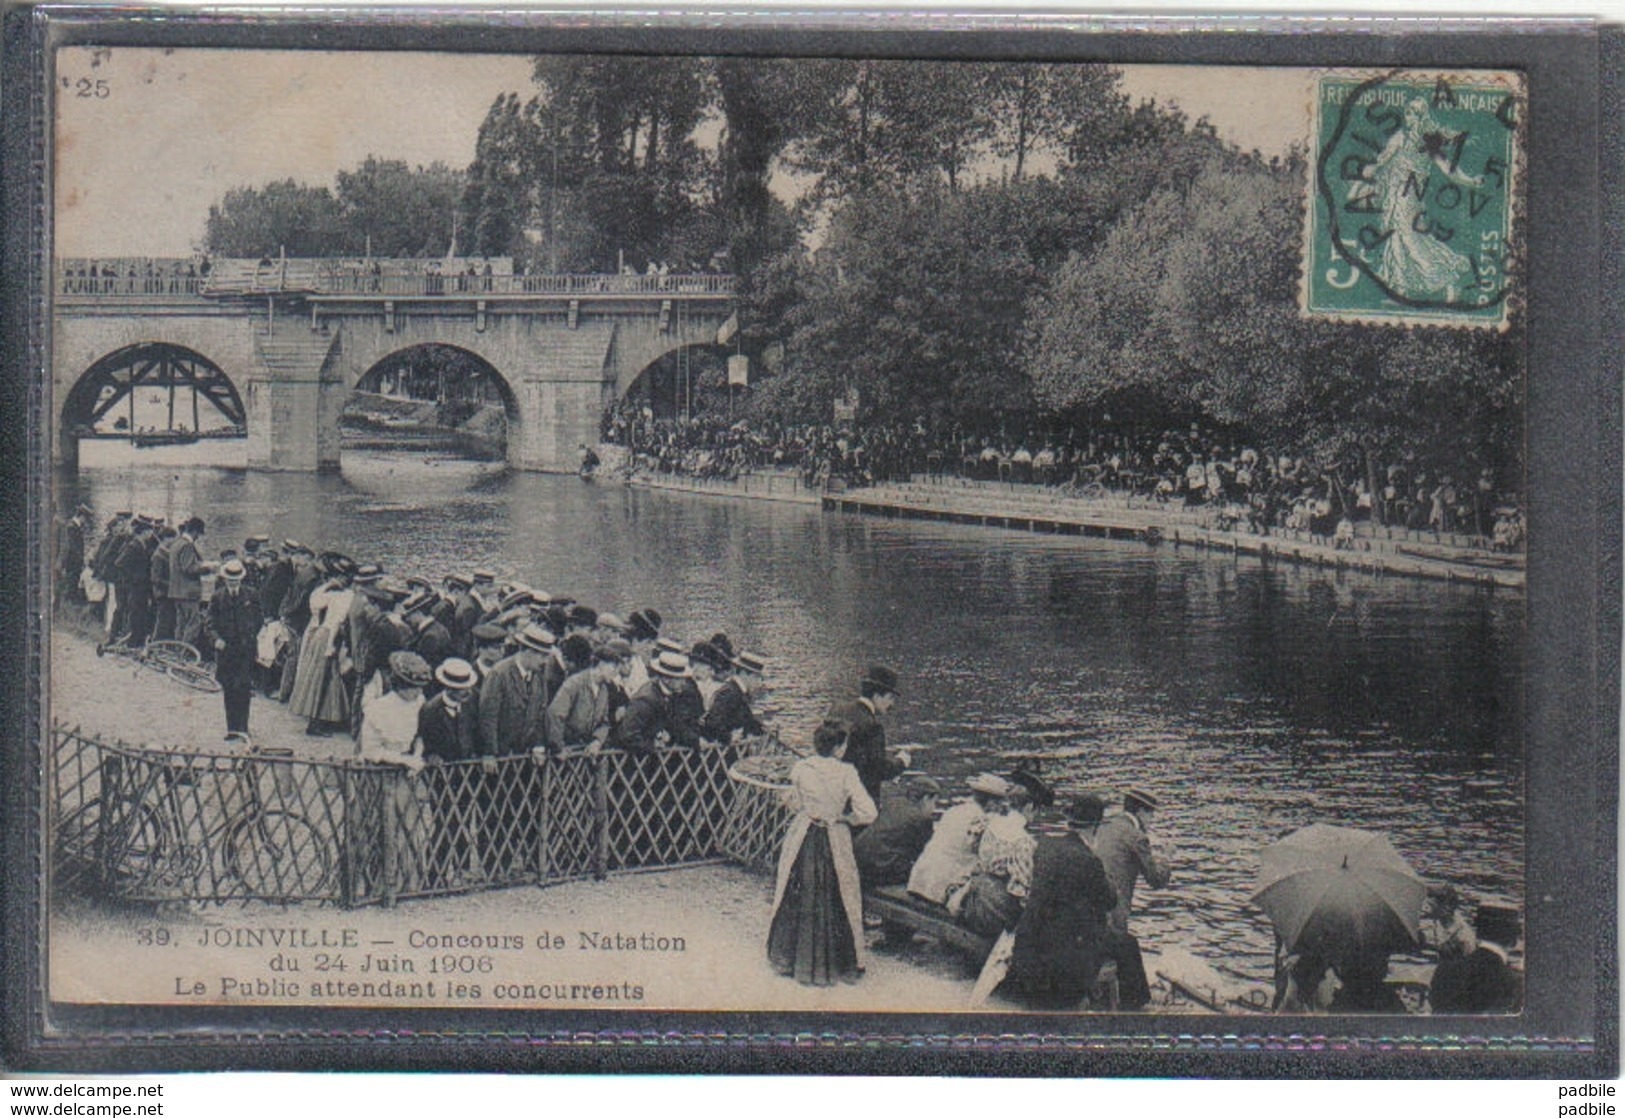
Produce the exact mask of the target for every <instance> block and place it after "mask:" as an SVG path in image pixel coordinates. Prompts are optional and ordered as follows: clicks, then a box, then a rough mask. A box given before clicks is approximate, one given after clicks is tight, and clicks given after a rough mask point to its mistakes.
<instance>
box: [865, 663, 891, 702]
mask: <svg viewBox="0 0 1625 1118" xmlns="http://www.w3.org/2000/svg"><path fill="white" fill-rule="evenodd" d="M863 682H864V683H866V684H868V686H869V687H871V688H872V689H874V690H876V691H881V692H884V693H886V694H888V695H895V694H897V673H896V672H894V671H892V670H891V669H890V668H883V667H881V666H879V665H878V664H877V665H875V666H874V667H872V668H870V669H869V671H868V672H867V673H866V674H865V675H864V677H863Z"/></svg>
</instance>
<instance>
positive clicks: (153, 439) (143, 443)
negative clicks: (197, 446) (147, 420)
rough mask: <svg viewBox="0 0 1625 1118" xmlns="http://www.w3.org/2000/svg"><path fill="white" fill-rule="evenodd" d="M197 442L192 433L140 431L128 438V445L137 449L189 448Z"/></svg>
mask: <svg viewBox="0 0 1625 1118" xmlns="http://www.w3.org/2000/svg"><path fill="white" fill-rule="evenodd" d="M197 441H198V436H197V433H196V432H193V431H141V432H138V433H136V434H134V435H131V436H130V445H132V446H137V447H149V446H189V445H191V444H192V443H195V442H197Z"/></svg>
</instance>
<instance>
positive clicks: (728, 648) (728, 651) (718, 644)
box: [710, 633, 734, 660]
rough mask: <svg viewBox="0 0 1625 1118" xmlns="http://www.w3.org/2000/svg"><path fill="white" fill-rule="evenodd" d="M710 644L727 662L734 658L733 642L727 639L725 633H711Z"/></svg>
mask: <svg viewBox="0 0 1625 1118" xmlns="http://www.w3.org/2000/svg"><path fill="white" fill-rule="evenodd" d="M710 643H711V645H712V647H714V648H715V649H716V650H717V651H718V652H721V653H722V655H723V656H725V657H727V658H728V659H729V660H732V659H733V658H734V642H733V641H731V640H729V639H728V634H727V633H712V634H711V641H710Z"/></svg>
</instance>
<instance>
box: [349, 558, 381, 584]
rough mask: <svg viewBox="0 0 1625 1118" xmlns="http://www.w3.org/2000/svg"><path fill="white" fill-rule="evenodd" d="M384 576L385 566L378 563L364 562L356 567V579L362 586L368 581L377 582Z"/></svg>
mask: <svg viewBox="0 0 1625 1118" xmlns="http://www.w3.org/2000/svg"><path fill="white" fill-rule="evenodd" d="M383 577H384V568H382V567H380V566H379V565H378V564H377V563H363V564H361V565H360V566H359V567H357V568H356V569H355V580H356V582H357V584H359V585H361V586H366V585H367V584H368V583H373V582H377V581H378V580H379V579H381V578H383Z"/></svg>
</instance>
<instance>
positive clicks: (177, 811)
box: [55, 746, 333, 900]
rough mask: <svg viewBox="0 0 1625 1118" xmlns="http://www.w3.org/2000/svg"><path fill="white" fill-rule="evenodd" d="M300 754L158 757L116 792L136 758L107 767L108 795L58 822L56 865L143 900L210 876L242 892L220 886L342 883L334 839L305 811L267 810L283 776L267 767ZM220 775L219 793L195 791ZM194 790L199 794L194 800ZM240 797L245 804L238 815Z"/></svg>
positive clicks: (263, 889) (267, 890)
mask: <svg viewBox="0 0 1625 1118" xmlns="http://www.w3.org/2000/svg"><path fill="white" fill-rule="evenodd" d="M292 755H293V751H292V750H289V749H278V750H272V749H262V748H258V747H254V746H250V751H249V753H247V754H245V755H237V756H209V757H200V758H192V757H181V756H170V757H162V758H153V759H152V760H151V761H150V762H148V763H147V764H146V768H147V772H146V774H145V776H144V778H141V779H140V785H139V787H137V788H135V789H134V790H133V791H120V792H116V793H113V794H111V795H109V793H108V789H111V788H121V787H127V782H126V781H124V780H122V779H121V778H122V772H121V769H122V768H123V766H124V765H125V764H128V763H129V760H128V759H124V758H120V759H118V760H117V763H116V764H113V763H108V764H107V765H106V768H105V770H104V774H103V779H102V789H103V793H102V795H100V796H96V797H93V798H92V799H89V800H87V801H86V802H85V803H84V804H82V805H80V806H79V807H78V808H76V809H75V810H74V811H72V812H70V813H69V814H68V815H67V816H66V817H65V818H63V820H62V821H61V822H60V823H59V824H58V825H57V827H56V832H55V835H56V851H55V852H56V858H57V862H58V864H59V866H60V867H61V869H62V870H63V872H64V876H65V877H66V878H67V879H68V880H70V881H72V880H77V879H82V878H84V877H86V876H89V875H92V874H95V875H97V876H100V877H101V878H102V880H103V881H104V882H105V884H106V885H107V886H108V887H109V888H110V889H111V890H112V891H113V892H114V893H118V894H130V895H138V896H139V895H141V894H143V893H144V892H146V891H147V890H148V889H149V888H151V887H152V886H154V885H158V886H167V887H169V888H171V889H174V888H177V887H184V886H185V884H186V883H187V882H190V881H195V880H196V879H198V878H199V877H201V876H203V875H204V874H205V873H207V874H210V875H211V876H212V877H213V878H214V880H213V881H212V882H211V884H212V885H213V886H216V887H218V886H219V885H221V884H222V883H223V882H224V883H225V884H228V885H231V884H237V885H241V886H242V889H241V891H238V890H236V889H233V888H228V889H224V890H218V889H217V891H218V892H219V893H220V894H228V893H237V895H240V896H242V897H244V898H245V899H248V898H257V899H266V900H294V899H300V898H308V897H318V896H320V895H321V894H322V893H323V891H324V890H325V888H326V887H327V885H328V884H329V883H330V882H331V880H332V877H333V856H332V853H331V851H330V850H329V848H328V844H327V842H326V840H325V839H323V838H322V837H321V836H320V834H319V833H318V832H317V830H316V828H315V827H314V826H313V825H312V824H311V823H310V821H309V820H308V819H306V818H305V817H304V816H303V815H301V814H299V813H298V812H296V811H292V810H288V809H287V808H284V807H271V808H268V807H266V806H265V802H264V797H263V796H262V794H261V791H260V786H261V781H262V779H263V778H264V777H265V776H266V773H267V770H268V769H270V771H271V772H272V779H275V771H274V768H273V767H272V766H268V765H267V761H271V762H273V765H274V762H275V761H276V760H277V759H279V758H286V757H291V756H292ZM109 761H110V762H111V761H112V759H109ZM215 776H218V777H222V778H224V779H222V780H220V782H219V783H218V785H217V786H216V788H215V789H213V794H212V795H207V794H201V793H199V792H197V791H196V789H198V787H199V785H200V784H201V782H202V781H204V780H205V779H206V778H208V777H215ZM188 788H190V789H193V790H194V791H193V792H192V793H191V794H190V795H188V794H187V793H186V792H185V791H184V789H188ZM154 793H156V795H154ZM234 801H236V802H240V803H241V804H242V809H241V813H240V814H238V815H235V817H234V815H233V813H231V811H230V808H231V807H232V805H233V803H234ZM189 804H190V806H191V810H190V811H188V806H189ZM211 814H212V815H213V816H214V818H210V816H211ZM194 836H195V837H194ZM217 850H218V851H220V852H221V860H220V862H219V863H217V862H216V860H215V857H214V852H215V851H217ZM217 865H218V869H217V868H216V867H217ZM222 879H223V882H222Z"/></svg>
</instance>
